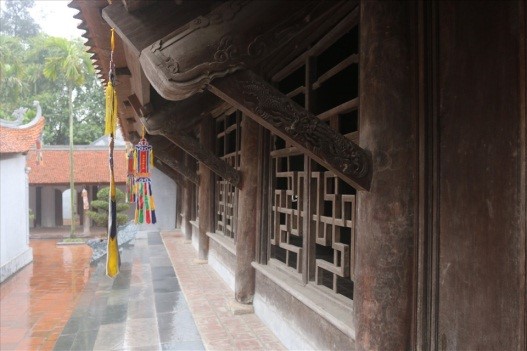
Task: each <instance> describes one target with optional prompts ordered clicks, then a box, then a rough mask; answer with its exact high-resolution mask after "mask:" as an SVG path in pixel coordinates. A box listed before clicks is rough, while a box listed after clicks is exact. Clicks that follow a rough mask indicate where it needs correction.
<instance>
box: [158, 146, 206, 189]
mask: <svg viewBox="0 0 527 351" xmlns="http://www.w3.org/2000/svg"><path fill="white" fill-rule="evenodd" d="M154 156H155V157H156V158H157V159H158V160H159V161H161V162H163V163H164V164H165V165H167V166H168V167H170V168H171V169H173V170H174V171H176V172H177V173H179V174H181V175H182V176H183V177H185V178H186V179H188V180H189V181H191V182H192V183H194V184H199V177H198V175H197V174H196V173H194V172H192V171H191V170H190V169H189V168H187V167H185V165H183V164H182V163H181V162H179V161H177V160H176V159H175V158H174V157H173V156H171V155H170V154H169V153H168V152H166V151H165V150H154Z"/></svg>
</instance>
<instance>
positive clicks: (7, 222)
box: [0, 154, 33, 281]
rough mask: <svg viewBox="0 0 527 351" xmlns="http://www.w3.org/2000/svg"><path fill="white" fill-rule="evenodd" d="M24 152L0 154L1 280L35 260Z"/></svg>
mask: <svg viewBox="0 0 527 351" xmlns="http://www.w3.org/2000/svg"><path fill="white" fill-rule="evenodd" d="M25 167H26V157H25V156H24V155H20V154H18V155H0V266H1V269H0V281H3V280H5V279H6V278H7V277H8V276H10V275H11V274H13V273H15V272H16V271H17V270H18V269H20V268H22V267H23V266H25V265H26V264H28V263H29V262H31V261H32V260H33V255H32V253H31V248H30V247H29V195H28V194H29V190H28V177H27V174H26V172H25Z"/></svg>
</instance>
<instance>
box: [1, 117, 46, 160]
mask: <svg viewBox="0 0 527 351" xmlns="http://www.w3.org/2000/svg"><path fill="white" fill-rule="evenodd" d="M44 123H45V120H44V118H43V117H41V118H39V119H38V120H37V121H36V122H35V123H29V124H27V125H23V126H20V127H13V128H11V127H4V126H0V154H9V153H24V152H27V151H29V149H31V147H33V145H35V142H36V141H37V139H38V138H39V136H40V133H42V128H44Z"/></svg>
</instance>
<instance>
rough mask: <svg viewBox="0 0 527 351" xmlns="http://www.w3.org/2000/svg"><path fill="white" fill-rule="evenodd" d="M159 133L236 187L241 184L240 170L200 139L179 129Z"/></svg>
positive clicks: (164, 130)
mask: <svg viewBox="0 0 527 351" xmlns="http://www.w3.org/2000/svg"><path fill="white" fill-rule="evenodd" d="M149 133H150V132H149ZM159 134H160V135H162V136H164V137H165V138H167V139H168V140H170V141H171V142H173V143H174V144H176V145H177V146H179V147H180V148H182V149H183V150H185V151H186V152H187V153H188V154H189V155H191V156H193V157H194V158H196V159H197V160H198V161H199V162H201V163H203V164H204V165H205V166H206V167H207V168H209V169H210V170H211V171H213V172H214V173H216V174H217V175H219V176H220V177H222V178H223V179H225V180H226V181H228V182H229V183H231V184H232V185H234V186H235V187H239V186H240V182H241V174H240V172H238V171H237V170H235V169H234V168H233V167H231V166H230V165H229V164H228V163H227V162H225V161H224V160H222V159H221V158H219V157H217V156H216V155H214V154H213V153H212V151H210V150H207V149H205V148H204V147H203V146H202V145H201V144H200V143H199V141H198V140H196V139H195V138H193V137H192V136H190V135H189V134H187V133H185V132H183V131H181V130H177V129H163V130H161V131H160V132H159Z"/></svg>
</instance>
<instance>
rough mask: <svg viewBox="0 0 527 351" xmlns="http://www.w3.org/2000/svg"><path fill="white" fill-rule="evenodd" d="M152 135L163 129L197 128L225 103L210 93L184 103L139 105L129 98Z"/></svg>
mask: <svg viewBox="0 0 527 351" xmlns="http://www.w3.org/2000/svg"><path fill="white" fill-rule="evenodd" d="M128 99H129V101H130V103H131V105H132V107H134V110H136V113H137V115H138V116H139V117H145V118H144V119H143V122H144V124H145V127H146V129H148V130H149V133H150V134H159V131H161V130H162V129H168V130H187V129H191V128H193V127H195V126H196V125H197V124H198V123H199V122H200V121H201V120H202V119H203V118H204V116H205V115H208V112H209V111H210V110H212V109H214V108H216V107H217V106H219V105H220V104H222V103H223V102H222V101H221V100H220V99H218V98H217V97H216V96H214V95H213V94H210V93H208V92H207V93H206V94H197V95H194V96H191V97H189V98H188V99H186V100H182V101H170V102H167V103H164V104H162V105H161V104H156V106H154V103H152V104H147V105H145V106H140V105H138V101H137V100H136V99H134V98H131V97H129V98H128Z"/></svg>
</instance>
